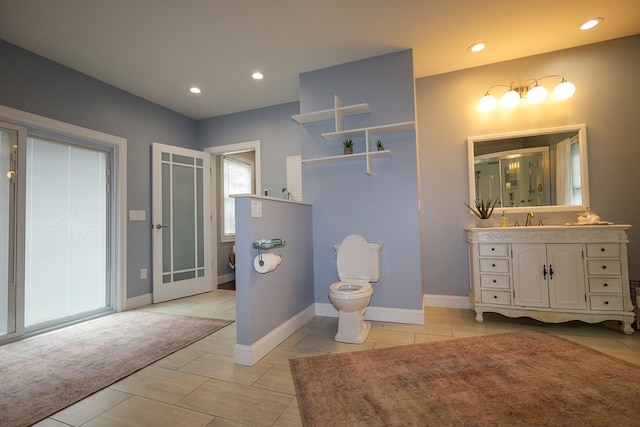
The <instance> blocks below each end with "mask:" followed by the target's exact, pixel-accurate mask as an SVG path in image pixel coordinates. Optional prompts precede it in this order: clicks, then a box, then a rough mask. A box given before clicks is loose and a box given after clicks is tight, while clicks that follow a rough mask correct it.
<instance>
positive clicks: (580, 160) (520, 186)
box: [469, 125, 588, 210]
mask: <svg viewBox="0 0 640 427" xmlns="http://www.w3.org/2000/svg"><path fill="white" fill-rule="evenodd" d="M586 158H587V157H586V127H584V125H577V126H567V127H560V128H551V129H538V130H531V131H523V132H514V133H509V134H499V135H486V136H481V137H471V138H469V163H470V165H469V166H470V168H469V169H470V170H469V173H470V183H469V184H470V186H469V192H470V195H471V202H474V201H476V200H481V199H482V200H484V201H488V200H495V199H496V198H497V199H498V203H497V205H496V207H500V208H509V209H511V208H523V209H524V208H527V209H529V208H532V207H549V206H554V207H560V206H564V207H576V208H579V207H583V206H586V205H587V203H588V192H587V190H588V188H587V182H588V181H587V167H586ZM559 209H560V208H554V209H553V210H559ZM534 210H535V209H534ZM571 210H575V209H573V208H571Z"/></svg>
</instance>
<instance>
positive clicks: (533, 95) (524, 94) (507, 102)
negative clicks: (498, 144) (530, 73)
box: [478, 74, 576, 111]
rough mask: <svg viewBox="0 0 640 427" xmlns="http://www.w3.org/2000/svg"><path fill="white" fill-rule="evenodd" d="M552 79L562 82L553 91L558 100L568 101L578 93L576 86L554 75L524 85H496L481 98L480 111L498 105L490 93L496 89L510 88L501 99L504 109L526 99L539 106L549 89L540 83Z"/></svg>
mask: <svg viewBox="0 0 640 427" xmlns="http://www.w3.org/2000/svg"><path fill="white" fill-rule="evenodd" d="M551 77H559V78H560V79H561V82H560V83H558V85H557V86H556V87H555V88H554V89H553V96H554V97H555V98H556V99H567V98H570V97H572V96H573V94H574V93H575V91H576V86H575V85H574V84H573V83H571V82H568V81H567V80H565V78H564V77H562V76H560V75H557V74H552V75H550V76H544V77H539V78H537V79H530V80H528V81H526V82H525V83H524V84H520V83H511V84H510V85H494V86H491V87H490V88H489V89H487V90H486V92H485V94H484V96H483V97H482V98H480V102H479V103H478V109H479V110H480V111H491V110H493V109H494V108H496V106H497V105H498V100H497V99H496V97H495V96H493V95H491V94H490V93H489V91H491V89H493V88H496V87H508V88H509V90H508V91H506V92H505V93H504V94H503V95H502V97H501V98H500V106H502V107H504V108H513V107H515V106H516V105H518V104H519V103H520V100H521V99H523V98H526V100H527V101H528V102H530V103H532V104H538V103H540V102H542V101H544V100H545V99H546V98H547V89H546V88H545V87H544V86H541V85H540V84H539V83H538V82H539V81H540V80H542V79H548V78H551Z"/></svg>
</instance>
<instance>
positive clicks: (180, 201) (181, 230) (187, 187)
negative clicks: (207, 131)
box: [173, 156, 196, 270]
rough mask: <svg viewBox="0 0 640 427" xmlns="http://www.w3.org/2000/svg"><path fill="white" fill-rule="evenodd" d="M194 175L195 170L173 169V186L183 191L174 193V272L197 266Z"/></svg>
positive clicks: (180, 167) (183, 167)
mask: <svg viewBox="0 0 640 427" xmlns="http://www.w3.org/2000/svg"><path fill="white" fill-rule="evenodd" d="M175 157H176V156H174V158H175ZM191 163H193V159H192V161H191ZM193 175H194V174H193V168H190V167H185V166H178V165H174V167H173V181H174V182H173V185H174V187H175V188H181V189H183V190H182V191H179V192H174V193H173V252H174V253H173V268H174V270H186V269H192V268H195V266H196V265H195V255H196V245H195V229H196V224H195V215H194V205H195V201H194V195H195V192H194V179H193Z"/></svg>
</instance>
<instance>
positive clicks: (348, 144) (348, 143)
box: [342, 139, 353, 154]
mask: <svg viewBox="0 0 640 427" xmlns="http://www.w3.org/2000/svg"><path fill="white" fill-rule="evenodd" d="M342 146H343V147H344V154H353V140H352V139H345V140H344V141H342Z"/></svg>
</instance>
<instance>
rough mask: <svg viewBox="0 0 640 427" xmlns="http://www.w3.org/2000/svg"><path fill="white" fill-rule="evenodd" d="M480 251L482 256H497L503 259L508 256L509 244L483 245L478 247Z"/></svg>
mask: <svg viewBox="0 0 640 427" xmlns="http://www.w3.org/2000/svg"><path fill="white" fill-rule="evenodd" d="M478 246H479V247H480V248H479V251H480V256H497V257H502V256H507V253H508V251H507V244H506V243H496V244H489V243H481V244H479V245H478Z"/></svg>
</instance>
